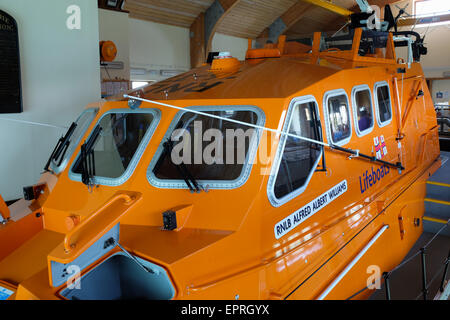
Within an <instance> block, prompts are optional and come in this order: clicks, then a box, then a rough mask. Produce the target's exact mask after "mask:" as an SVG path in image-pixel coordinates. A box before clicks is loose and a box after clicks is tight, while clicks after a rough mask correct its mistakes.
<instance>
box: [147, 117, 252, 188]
mask: <svg viewBox="0 0 450 320" xmlns="http://www.w3.org/2000/svg"><path fill="white" fill-rule="evenodd" d="M204 113H207V114H211V115H214V116H217V117H221V118H224V119H217V118H211V117H209V116H206V115H200V114H194V113H190V112H185V113H184V114H183V115H182V116H181V117H180V118H179V120H178V121H177V122H176V125H175V127H174V128H175V129H173V130H172V132H170V135H168V137H169V138H168V139H170V141H167V139H166V141H164V142H163V143H165V145H166V146H167V145H168V143H169V144H170V145H171V147H170V148H165V149H164V151H163V152H162V153H161V155H160V156H159V159H158V161H157V162H156V164H155V166H154V167H153V169H152V171H153V174H154V175H155V177H156V178H157V179H161V180H181V179H183V177H182V175H180V170H179V169H180V167H179V166H183V170H184V171H185V172H188V173H189V175H191V176H192V177H193V178H194V179H196V180H216V181H223V180H228V181H233V180H236V179H238V178H239V177H240V176H241V173H242V170H243V167H244V166H245V164H246V162H247V156H248V152H249V148H250V143H251V141H252V139H253V138H254V136H255V134H256V131H257V129H254V128H251V127H248V126H246V125H245V124H238V123H235V122H230V121H226V120H225V119H231V120H236V121H240V122H245V123H250V124H252V125H255V124H257V122H258V115H257V114H256V113H255V112H253V111H249V110H223V111H204Z"/></svg>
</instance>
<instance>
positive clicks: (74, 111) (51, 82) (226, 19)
mask: <svg viewBox="0 0 450 320" xmlns="http://www.w3.org/2000/svg"><path fill="white" fill-rule="evenodd" d="M367 2H368V3H369V4H370V5H372V6H377V7H378V8H380V15H381V18H383V16H384V8H385V6H386V5H389V6H390V8H391V11H392V14H393V16H394V17H397V16H399V19H398V28H399V30H414V31H415V32H417V33H419V34H420V35H421V36H422V37H424V43H425V44H426V47H427V48H428V53H427V55H424V56H423V57H422V58H421V64H422V67H423V70H424V73H425V76H426V79H427V84H428V88H429V90H430V93H431V96H432V100H433V103H434V105H435V109H436V113H437V117H438V119H440V120H439V126H440V129H439V134H440V146H441V152H442V157H443V161H442V162H443V167H442V168H441V169H439V171H438V172H439V173H438V174H437V175H436V176H435V177H434V178H432V179H431V180H432V181H435V182H436V183H435V184H434V185H433V186H432V187H431V190H430V195H429V198H430V199H435V198H436V197H440V196H441V195H442V194H444V196H443V198H442V197H441V198H439V199H438V200H439V201H434V202H433V201H430V202H426V203H425V209H426V210H427V212H428V213H429V214H430V217H431V216H432V218H430V220H429V221H428V222H427V224H426V225H424V231H425V232H424V234H423V236H422V237H421V238H420V239H419V242H418V243H417V244H416V247H415V248H414V249H413V250H412V251H411V252H413V251H414V252H415V251H417V249H420V247H421V244H424V243H426V242H427V241H428V240H430V239H431V238H432V237H433V232H436V230H439V229H440V227H441V226H442V221H447V220H448V219H449V218H450V209H449V208H450V207H449V204H450V202H449V201H450V198H449V194H450V191H449V190H450V189H449V186H450V161H447V160H445V159H448V158H450V111H449V104H450V41H449V39H450V1H448V0H402V1H396V0H368V1H367ZM0 10H1V11H3V12H7V13H8V14H9V15H11V16H12V17H14V19H15V20H16V23H17V28H18V35H17V36H18V38H17V39H18V46H17V48H18V49H17V50H18V51H19V52H20V54H19V57H20V58H19V62H20V72H19V80H20V90H19V91H20V95H21V102H20V104H19V105H17V107H16V108H15V109H14V110H9V109H7V108H6V107H5V109H1V108H3V105H2V104H0V177H1V178H0V194H1V195H2V197H3V198H4V200H5V201H6V202H7V203H8V204H13V203H14V202H15V201H17V200H18V199H20V198H22V197H23V187H24V186H29V185H33V184H34V183H36V181H38V180H39V177H40V175H41V173H42V169H43V166H44V165H45V163H46V161H47V159H48V157H49V154H50V153H51V152H52V149H53V148H54V144H55V141H57V140H58V139H59V138H60V137H61V136H62V135H63V134H64V132H65V131H66V128H67V127H68V125H70V123H72V121H73V119H76V117H77V116H78V115H79V114H80V113H81V111H82V110H83V109H84V108H85V106H86V105H88V104H89V103H91V102H94V101H99V100H100V99H107V98H108V97H111V96H114V95H118V94H123V93H125V92H127V91H128V90H131V89H137V88H140V87H142V86H145V85H148V84H152V83H156V82H158V81H162V80H165V79H168V78H170V77H173V76H177V75H179V74H182V73H184V72H186V71H189V70H190V69H191V68H194V67H198V66H201V65H202V64H204V63H205V62H206V61H207V59H208V54H209V53H225V54H227V55H231V56H232V57H235V58H237V59H238V60H241V61H242V60H245V59H246V52H247V50H248V49H249V44H250V45H252V46H257V45H258V43H264V44H270V43H276V42H277V41H278V38H279V37H280V36H285V37H286V40H287V41H289V40H294V39H307V38H311V37H312V35H313V33H314V32H319V31H320V32H323V35H327V36H333V35H336V34H342V33H345V32H346V30H347V28H348V25H349V21H348V14H349V13H352V12H359V11H360V7H359V6H358V3H357V1H355V0H98V1H94V0H58V1H55V0H39V1H30V0H1V1H0ZM0 17H1V15H0ZM419 18H420V19H419ZM0 23H1V20H0ZM0 26H1V24H0ZM2 31H3V30H1V29H0V33H1V32H2ZM3 45H5V44H4V43H3V42H2V39H1V38H0V53H1V52H2V50H1V49H2V47H1V46H3ZM397 50H398V54H399V55H402V54H403V55H405V52H406V51H404V50H403V49H402V48H399V49H397ZM402 50H403V51H402ZM405 59H406V58H405ZM4 61H6V62H4ZM4 61H0V67H1V66H2V64H4V63H9V62H8V61H7V60H4ZM8 77H9V76H8V75H6V74H5V75H4V74H2V69H0V95H1V97H2V99H3V97H4V96H5V94H7V91H8V90H10V86H9V85H8V83H7V82H8V79H9V78H8ZM16 90H17V88H16ZM433 197H434V198H433ZM435 214H437V215H438V216H434V215H435ZM449 232H450V231H449V230H448V229H447V234H441V235H439V237H438V239H437V241H436V242H435V244H434V246H433V247H432V248H431V249H430V253H429V254H430V256H431V258H430V260H429V261H431V262H430V266H429V272H430V274H432V273H433V272H434V271H436V270H437V269H438V268H440V266H441V265H440V264H439V263H440V260H439V259H441V258H442V257H447V254H448V244H449V241H450V240H449V239H450V238H449V237H450V233H449ZM433 261H434V262H436V263H435V264H433V263H434V262H433ZM420 272H421V271H420V268H419V269H418V268H416V266H413V267H411V268H410V269H408V270H407V271H406V272H405V273H402V275H401V276H398V277H394V278H393V279H392V282H391V286H392V288H391V290H392V294H393V298H395V299H416V298H417V297H416V293H417V292H420V286H421V284H420V280H419V279H420ZM408 279H414V281H409V280H408ZM416 282H417V283H416ZM438 282H439V281H436V282H435V283H434V284H432V285H433V286H434V287H430V291H432V290H434V291H437V288H438V285H439V284H438ZM371 299H385V294H384V293H383V291H382V290H379V292H378V291H377V292H376V293H375V294H374V295H373V296H372V297H371Z"/></svg>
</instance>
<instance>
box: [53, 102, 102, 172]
mask: <svg viewBox="0 0 450 320" xmlns="http://www.w3.org/2000/svg"><path fill="white" fill-rule="evenodd" d="M97 113H98V109H87V110H85V111H84V112H83V113H82V114H81V115H80V116H79V117H78V119H77V121H75V125H76V127H75V130H74V131H73V134H72V135H71V136H70V137H69V140H68V141H67V142H66V143H67V147H65V148H67V151H66V152H63V151H62V152H60V153H59V154H56V155H55V157H54V158H52V161H51V163H50V165H51V168H52V170H53V171H54V172H56V173H59V172H61V171H62V170H64V168H65V167H66V165H67V162H68V160H69V158H70V157H71V156H72V154H73V152H74V151H75V147H76V146H77V145H78V144H79V143H80V141H81V139H82V138H83V136H84V134H85V133H86V130H87V129H88V128H89V126H90V125H91V123H92V121H93V120H94V118H95V117H96V116H97ZM61 150H64V149H63V148H61Z"/></svg>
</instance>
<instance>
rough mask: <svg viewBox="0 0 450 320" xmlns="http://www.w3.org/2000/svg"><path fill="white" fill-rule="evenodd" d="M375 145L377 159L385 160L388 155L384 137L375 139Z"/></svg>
mask: <svg viewBox="0 0 450 320" xmlns="http://www.w3.org/2000/svg"><path fill="white" fill-rule="evenodd" d="M373 144H374V146H375V153H376V157H377V159H383V158H384V157H385V156H386V155H387V153H388V152H387V148H386V142H385V141H384V136H383V135H381V136H379V137H375V138H373Z"/></svg>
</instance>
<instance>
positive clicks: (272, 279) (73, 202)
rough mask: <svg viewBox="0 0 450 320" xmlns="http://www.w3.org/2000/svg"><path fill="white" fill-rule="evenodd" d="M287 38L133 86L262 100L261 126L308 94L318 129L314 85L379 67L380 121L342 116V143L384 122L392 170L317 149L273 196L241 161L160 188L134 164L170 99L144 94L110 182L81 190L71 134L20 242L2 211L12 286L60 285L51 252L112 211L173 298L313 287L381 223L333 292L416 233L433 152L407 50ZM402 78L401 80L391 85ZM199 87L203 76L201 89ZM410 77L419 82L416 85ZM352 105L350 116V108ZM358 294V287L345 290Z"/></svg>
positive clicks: (161, 93) (363, 77) (179, 95)
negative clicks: (300, 179) (232, 168)
mask: <svg viewBox="0 0 450 320" xmlns="http://www.w3.org/2000/svg"><path fill="white" fill-rule="evenodd" d="M358 37H361V33H360V32H356V41H357V43H359V41H358ZM315 39H317V36H316V37H315ZM319 39H320V37H319ZM391 39H392V38H390V40H391ZM297 47H298V50H299V51H298V53H295V50H296V46H291V45H284V44H283V48H284V49H283V50H282V52H284V53H286V54H282V55H281V57H279V58H271V59H254V60H249V61H246V62H243V63H241V64H240V66H239V67H238V69H237V71H233V72H228V73H227V72H221V73H220V72H219V73H217V72H212V71H210V66H208V65H205V66H202V67H200V68H197V69H194V70H192V71H190V72H187V73H185V74H183V75H180V76H177V77H175V78H172V79H168V80H165V81H162V82H159V83H156V84H154V85H151V86H148V87H146V88H144V89H142V92H141V94H143V97H145V98H146V99H152V100H159V101H161V102H165V103H170V104H172V105H175V106H179V107H188V106H202V105H204V106H211V105H218V106H220V105H255V106H258V107H259V108H260V109H261V110H263V111H264V113H265V116H266V123H265V126H266V127H268V128H281V127H282V125H283V123H284V120H285V118H284V117H285V116H286V112H287V110H288V108H289V105H290V102H291V100H292V99H293V98H295V97H302V96H306V95H312V96H314V97H315V98H316V100H317V102H318V105H319V108H318V109H319V113H320V119H322V130H323V132H322V133H323V136H324V141H325V142H327V136H326V133H325V123H324V121H323V119H325V114H324V108H323V97H324V94H325V93H326V92H327V91H330V90H333V89H344V90H345V91H346V92H347V95H348V96H351V91H352V88H353V87H354V86H357V85H362V84H366V85H368V86H369V87H370V88H371V89H372V90H373V88H374V84H375V83H376V82H379V81H387V82H388V83H389V86H390V90H391V92H390V94H391V97H392V111H393V115H392V116H393V119H392V121H391V123H390V124H388V125H386V126H384V127H379V126H378V124H377V123H376V121H375V124H374V129H373V131H372V132H371V133H370V134H367V135H365V136H362V137H358V136H357V135H356V133H355V132H354V130H353V132H352V136H351V140H350V142H349V143H348V144H347V145H345V147H347V148H352V149H358V150H360V151H361V152H362V153H365V154H373V137H375V136H380V135H384V137H385V140H386V146H387V149H388V155H387V156H386V158H385V160H387V161H390V162H394V163H395V162H398V161H401V162H402V164H403V166H404V167H405V170H404V171H403V172H401V173H399V172H398V171H397V170H395V169H394V168H391V169H390V173H389V175H386V177H385V178H384V179H383V180H382V181H380V183H377V184H376V185H375V186H374V187H372V188H370V189H369V190H368V191H367V192H365V193H363V194H361V191H360V180H359V176H361V175H362V174H363V172H366V170H371V168H372V167H373V168H375V169H376V168H378V167H379V165H378V164H376V163H372V162H368V161H366V160H363V159H360V158H354V159H349V158H348V155H346V154H344V153H341V152H338V151H331V150H329V149H326V151H325V156H326V161H327V167H328V170H327V172H316V173H314V174H313V176H312V178H311V180H310V182H309V184H308V186H307V188H306V190H305V191H304V192H303V193H302V194H301V195H299V196H298V197H296V198H295V199H293V200H291V201H289V202H287V203H286V204H284V205H282V206H280V207H274V206H272V205H271V203H270V202H269V200H268V196H267V182H268V177H269V176H268V175H264V174H262V173H266V172H270V167H266V165H264V164H260V163H256V164H254V165H253V167H252V171H251V174H250V176H249V178H248V180H247V181H246V183H245V184H244V185H242V186H241V187H239V188H236V189H232V190H209V192H207V193H206V192H202V193H198V194H191V193H190V192H189V191H187V190H186V189H180V190H178V189H176V190H175V189H159V188H156V187H154V186H152V185H151V184H150V183H149V182H148V180H147V169H148V166H149V164H150V161H151V160H152V158H153V157H154V154H155V151H156V149H157V148H158V146H159V145H160V144H161V141H162V138H163V136H164V134H165V132H166V131H167V129H168V127H169V125H170V123H171V122H172V120H173V117H174V116H175V114H176V112H177V111H175V110H172V109H168V108H164V107H159V106H157V105H154V104H151V103H147V102H144V103H142V105H141V106H140V108H141V109H142V108H158V109H160V110H161V120H160V122H159V124H158V127H157V129H156V131H155V133H154V134H153V137H152V139H151V140H150V143H149V144H148V146H147V147H146V149H145V152H144V154H143V155H142V158H141V159H140V162H139V163H138V165H137V167H136V169H135V170H134V173H133V175H132V176H131V178H129V179H128V181H126V182H125V183H124V184H122V185H121V186H119V187H108V186H98V187H96V188H94V189H93V191H92V193H90V192H89V191H88V189H87V188H86V186H85V185H83V184H82V183H80V182H76V181H72V180H71V179H70V178H69V176H68V173H69V168H70V165H71V163H73V161H74V159H75V157H76V155H77V154H78V152H79V149H80V146H78V147H77V149H76V150H75V152H74V154H73V155H72V156H71V159H70V162H69V165H68V166H67V168H66V169H65V170H64V171H63V172H62V173H61V174H60V175H59V176H58V179H57V181H56V183H55V184H54V186H53V187H51V188H50V189H51V192H50V194H49V195H48V197H47V198H46V200H45V202H44V203H43V204H42V206H41V208H40V209H39V210H40V212H42V216H41V217H40V218H35V217H34V213H33V214H30V215H29V216H27V218H26V219H28V220H30V221H29V222H27V223H29V224H32V223H36V219H38V220H39V221H40V220H42V221H43V227H42V229H40V230H39V231H38V232H37V233H36V232H35V233H34V234H33V236H32V237H31V236H30V237H29V240H28V241H25V242H23V241H22V242H21V245H20V246H18V245H17V244H11V246H13V248H12V249H11V248H9V246H10V241H7V242H5V241H1V239H2V238H6V237H9V236H11V237H13V238H14V236H12V235H10V234H11V232H9V231H8V229H9V228H17V227H14V225H15V224H18V223H20V221H19V222H14V224H11V226H9V225H8V224H7V225H6V226H5V227H3V229H2V227H0V245H1V246H2V248H1V250H0V253H1V254H2V255H1V256H0V280H4V281H6V282H7V283H9V284H10V285H12V286H17V287H18V289H17V293H16V294H15V295H14V296H13V297H12V298H17V299H60V298H61V297H60V296H59V294H58V293H59V292H60V291H61V289H62V288H63V287H64V286H62V287H58V288H53V287H51V286H50V282H51V279H50V270H49V268H50V261H51V260H53V261H60V262H70V261H73V260H74V259H75V258H76V257H77V256H79V255H80V254H81V253H82V252H83V251H84V250H85V249H86V248H87V247H88V246H89V245H90V244H92V243H93V242H94V241H95V240H96V239H99V238H100V237H101V236H102V235H103V234H105V233H106V232H107V231H108V230H109V228H110V227H111V226H113V225H114V224H115V223H116V222H120V224H121V225H120V243H121V244H122V246H124V247H125V248H126V249H127V250H129V251H130V252H131V253H133V254H135V255H136V256H139V257H141V258H143V259H147V260H149V261H151V262H153V263H156V264H158V265H160V266H162V267H164V268H165V269H166V270H167V272H168V274H169V276H170V278H171V281H172V282H173V285H174V287H175V289H176V295H175V299H234V298H235V297H236V296H237V295H239V297H240V299H284V298H289V299H315V298H317V297H318V295H319V294H320V293H321V292H322V291H323V290H324V289H325V288H326V287H327V286H328V285H329V284H330V283H331V281H333V279H335V278H336V276H337V275H338V274H339V273H340V272H341V271H342V270H343V269H344V268H345V267H346V266H347V265H348V264H349V263H350V261H351V260H352V259H353V258H354V257H355V256H356V255H357V254H358V253H359V252H360V251H361V249H362V248H363V247H364V246H365V245H366V244H367V243H368V241H369V240H370V239H371V238H372V237H373V236H374V235H375V234H376V233H377V232H378V231H379V230H380V228H381V227H382V226H384V225H389V228H388V229H387V230H386V231H385V232H384V233H383V234H382V236H381V237H380V238H379V239H378V240H377V241H376V243H375V244H374V245H373V246H372V247H371V248H370V249H369V250H368V251H367V253H366V254H365V255H364V256H363V257H362V259H361V260H359V262H358V263H357V264H356V265H355V266H354V267H353V268H352V269H351V270H350V271H349V273H348V274H347V275H346V276H345V277H344V278H343V279H342V281H340V282H339V284H338V285H337V286H336V287H335V288H334V289H333V290H332V291H331V293H330V294H329V295H328V296H327V299H344V298H347V297H348V296H350V295H352V294H353V293H355V292H356V291H358V290H360V289H361V288H363V287H364V286H365V285H366V280H367V277H368V274H367V272H366V270H367V267H368V266H369V265H378V266H380V268H381V271H382V272H383V271H389V270H390V269H392V268H393V267H395V266H396V265H397V264H398V263H399V262H400V261H401V260H402V259H403V257H404V256H405V255H406V253H407V252H408V251H409V250H410V248H411V247H412V246H413V244H414V243H415V242H416V240H417V239H418V237H419V236H420V234H421V233H422V226H421V224H420V226H419V227H418V226H416V224H415V219H421V218H422V217H423V213H424V204H423V201H424V198H425V188H426V180H427V179H428V177H429V176H430V175H431V174H432V173H433V172H434V171H435V170H437V168H438V167H439V166H440V160H439V145H438V131H437V123H436V115H435V111H434V108H433V103H432V100H431V96H430V93H429V91H428V88H427V86H426V83H425V79H424V76H423V71H422V68H421V66H420V65H419V64H418V63H413V64H412V66H411V68H410V69H408V68H407V67H406V66H405V65H398V64H397V63H396V61H397V59H396V57H395V53H394V52H384V53H383V54H381V53H378V54H377V56H376V57H359V56H358V55H357V52H358V46H357V45H354V47H353V49H352V50H351V51H333V50H329V51H327V52H319V51H318V49H315V46H314V45H313V48H312V50H311V53H305V49H304V47H303V46H297ZM388 49H389V45H388ZM270 50H273V49H270ZM276 50H279V49H276ZM387 51H389V50H387ZM266 52H267V51H266ZM251 54H257V52H253V53H251ZM400 67H401V68H406V73H405V74H403V78H402V74H399V73H397V72H398V71H397V69H398V68H400ZM402 79H403V90H399V86H400V85H401V83H402ZM205 87H208V90H202V88H205ZM418 89H420V90H423V92H424V93H425V95H424V96H423V97H421V98H418V99H416V93H417V91H418ZM402 92H403V96H401V94H402ZM113 100H114V99H110V101H108V102H106V103H103V104H102V106H101V109H100V112H99V113H98V115H97V117H96V119H95V120H94V122H93V123H92V124H91V127H90V129H89V130H88V132H87V133H86V135H85V137H84V139H83V141H84V140H85V139H86V138H87V136H88V135H89V132H90V131H91V130H92V129H93V127H94V125H95V123H96V122H97V121H98V120H99V119H100V118H101V117H102V115H103V114H104V113H105V112H106V111H108V110H111V109H119V108H128V106H127V101H125V100H124V99H120V98H118V99H116V100H117V101H113ZM400 101H402V102H403V104H402V105H400ZM350 106H351V107H352V104H351V102H350ZM351 117H352V123H353V113H352V112H351ZM278 138H279V137H276V138H275V139H274V140H273V141H270V143H269V150H267V151H268V154H271V155H274V154H275V151H276V150H277V147H278ZM397 138H399V139H400V141H401V145H402V147H401V148H400V149H399V146H398V142H397V140H396V139H397ZM344 179H346V180H347V183H348V190H347V192H346V193H345V194H343V195H342V196H340V197H339V198H337V199H336V200H335V201H334V202H333V204H332V205H329V206H327V207H325V208H324V209H323V210H321V211H319V212H317V213H316V214H314V215H313V216H311V217H310V218H309V219H308V220H306V221H305V222H303V223H302V224H301V225H300V226H299V227H297V228H295V229H293V230H291V231H290V232H289V233H288V234H286V235H285V236H284V237H281V238H280V239H278V240H277V239H275V237H274V226H275V225H276V224H277V223H278V222H279V221H281V220H282V219H284V218H285V217H287V216H289V215H290V214H291V213H293V212H295V211H296V210H298V209H299V208H301V207H302V206H304V205H305V204H307V203H309V202H311V201H312V200H313V199H315V198H316V197H318V196H319V195H321V194H323V193H324V192H326V191H327V190H329V189H330V188H331V187H333V186H335V185H337V184H338V183H340V182H341V181H342V180H344ZM168 210H173V211H177V212H179V213H180V217H179V219H180V227H179V228H178V229H177V230H175V231H163V230H162V226H163V221H162V213H163V212H166V211H168ZM73 216H79V217H80V223H79V224H78V225H77V226H75V227H74V228H72V229H70V230H68V228H67V223H66V222H67V217H73ZM399 217H401V218H402V219H401V223H399ZM24 221H25V220H24ZM23 228H26V227H25V226H23ZM24 230H25V229H24ZM8 232H9V233H8ZM4 233H5V234H6V233H8V236H4ZM19 234H20V232H19ZM110 254H112V253H110ZM102 259H105V257H103V258H102ZM102 259H101V260H102ZM99 262H100V261H97V262H95V263H94V265H91V266H90V267H89V268H93V267H95V265H97V264H98V263H99ZM89 268H88V269H89ZM85 272H86V271H85ZM369 294H370V291H366V292H364V293H363V294H361V295H360V296H358V297H356V298H365V297H367V296H368V295H369Z"/></svg>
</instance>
